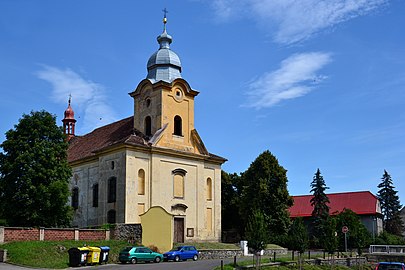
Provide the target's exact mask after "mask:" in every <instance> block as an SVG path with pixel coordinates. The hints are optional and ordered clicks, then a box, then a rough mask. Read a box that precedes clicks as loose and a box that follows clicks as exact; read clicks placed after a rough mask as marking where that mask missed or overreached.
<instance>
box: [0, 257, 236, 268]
mask: <svg viewBox="0 0 405 270" xmlns="http://www.w3.org/2000/svg"><path fill="white" fill-rule="evenodd" d="M230 262H232V259H224V264H227V263H230ZM219 265H221V260H200V261H196V262H194V261H185V262H178V263H176V262H161V263H138V264H136V267H135V265H133V264H107V265H97V266H85V267H77V268H70V269H78V270H79V269H80V270H90V269H100V270H110V269H119V270H129V269H131V270H134V268H136V269H141V270H163V269H164V270H171V269H175V270H212V269H213V268H214V267H216V266H219ZM28 269H32V268H25V267H19V266H15V265H11V264H7V263H0V270H28ZM36 269H38V268H36Z"/></svg>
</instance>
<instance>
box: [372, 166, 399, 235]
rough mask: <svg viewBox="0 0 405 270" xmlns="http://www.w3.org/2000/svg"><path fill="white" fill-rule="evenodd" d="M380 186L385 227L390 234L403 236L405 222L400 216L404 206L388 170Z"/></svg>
mask: <svg viewBox="0 0 405 270" xmlns="http://www.w3.org/2000/svg"><path fill="white" fill-rule="evenodd" d="M378 188H379V189H380V190H379V191H378V193H377V197H378V199H379V200H380V203H381V211H382V214H383V224H384V229H385V230H386V231H387V232H388V233H390V234H394V235H398V236H402V233H403V229H404V224H403V221H402V219H401V216H400V211H401V208H402V206H401V204H400V202H399V197H398V195H397V191H396V190H395V187H394V185H393V182H392V179H391V175H389V174H388V172H387V171H386V170H384V174H383V177H382V178H381V183H380V184H379V185H378Z"/></svg>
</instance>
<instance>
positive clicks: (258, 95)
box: [246, 52, 331, 109]
mask: <svg viewBox="0 0 405 270" xmlns="http://www.w3.org/2000/svg"><path fill="white" fill-rule="evenodd" d="M330 61H331V55H330V54H329V53H323V52H311V53H300V54H294V55H292V56H290V57H289V58H287V59H285V60H283V61H282V62H281V67H280V68H279V69H278V70H276V71H273V72H268V73H265V74H263V75H262V76H260V77H259V78H258V79H256V80H254V81H253V82H252V83H250V85H249V92H248V93H247V94H248V104H246V106H248V107H255V108H257V109H260V108H264V107H271V106H274V105H276V104H277V103H279V102H281V101H283V100H287V99H293V98H297V97H301V96H303V95H305V94H307V93H309V92H310V91H312V90H313V89H314V87H315V86H316V85H317V84H319V83H320V82H322V81H323V80H324V79H325V78H326V77H325V76H322V75H319V74H317V72H318V71H319V70H320V69H322V68H323V67H324V66H325V65H326V64H328V63H329V62H330Z"/></svg>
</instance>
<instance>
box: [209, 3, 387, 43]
mask: <svg viewBox="0 0 405 270" xmlns="http://www.w3.org/2000/svg"><path fill="white" fill-rule="evenodd" d="M386 3H387V0H300V1H296V0H241V1H234V0H215V1H214V2H213V4H212V7H213V9H214V10H215V12H216V14H217V16H218V17H220V18H222V19H223V20H227V19H229V18H231V17H235V16H237V15H240V16H248V17H250V18H253V20H255V21H256V22H258V23H259V24H262V25H264V26H265V27H269V28H270V29H271V30H272V35H273V38H274V40H275V41H276V42H278V43H281V44H292V43H296V42H300V41H303V40H306V39H308V38H310V37H311V36H312V35H314V34H316V33H318V32H320V31H322V30H325V29H328V28H331V27H333V26H336V25H337V24H339V23H342V22H345V21H347V20H350V19H352V18H355V17H358V16H361V15H365V14H367V13H369V12H371V11H372V10H375V9H377V8H379V7H381V6H384V4H386ZM273 30H275V32H274V31H273Z"/></svg>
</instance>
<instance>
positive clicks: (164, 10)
mask: <svg viewBox="0 0 405 270" xmlns="http://www.w3.org/2000/svg"><path fill="white" fill-rule="evenodd" d="M162 11H163V14H164V16H163V23H164V24H165V25H166V23H167V17H166V15H167V13H169V11H167V9H166V8H165V9H163V10H162Z"/></svg>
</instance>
